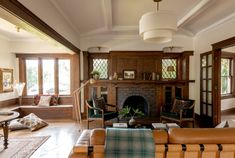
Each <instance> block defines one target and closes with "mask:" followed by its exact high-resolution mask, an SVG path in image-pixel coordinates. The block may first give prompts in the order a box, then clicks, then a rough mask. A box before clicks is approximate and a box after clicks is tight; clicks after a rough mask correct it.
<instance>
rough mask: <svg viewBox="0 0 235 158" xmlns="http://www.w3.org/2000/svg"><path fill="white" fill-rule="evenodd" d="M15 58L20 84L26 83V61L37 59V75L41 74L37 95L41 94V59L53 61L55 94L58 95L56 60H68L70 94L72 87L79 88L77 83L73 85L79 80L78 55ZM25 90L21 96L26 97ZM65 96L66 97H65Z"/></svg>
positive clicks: (18, 55)
mask: <svg viewBox="0 0 235 158" xmlns="http://www.w3.org/2000/svg"><path fill="white" fill-rule="evenodd" d="M16 57H17V58H19V72H20V74H19V78H20V82H25V83H26V62H25V61H26V60H30V59H32V60H33V59H37V60H38V73H39V74H41V75H39V76H38V84H39V94H43V78H42V72H43V67H42V60H43V59H54V61H55V67H54V81H55V82H54V84H55V85H54V88H55V94H59V87H58V85H59V78H58V77H59V74H58V73H59V67H58V60H60V59H68V60H70V94H68V95H71V93H72V91H73V90H74V89H73V87H74V85H76V87H78V86H79V83H77V84H75V83H74V82H77V81H79V80H77V78H79V71H80V69H79V67H78V65H79V61H78V60H79V55H78V54H74V55H68V54H48V55H45V54H16ZM77 85H78V86H77ZM26 91H27V90H26V88H25V90H24V93H23V95H24V96H27V92H26ZM65 96H67V95H65Z"/></svg>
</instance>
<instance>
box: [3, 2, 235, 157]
mask: <svg viewBox="0 0 235 158" xmlns="http://www.w3.org/2000/svg"><path fill="white" fill-rule="evenodd" d="M74 3H75V4H72V2H71V4H70V3H68V4H67V3H66V4H65V2H63V1H54V0H50V1H45V2H43V3H42V2H40V1H35V2H33V3H29V2H28V1H26V0H19V1H10V2H8V1H5V0H3V1H2V2H1V4H0V5H1V8H2V12H6V11H7V12H10V13H11V14H13V15H14V16H17V17H18V18H20V19H21V20H23V21H24V22H26V23H27V24H29V23H30V25H31V26H33V27H35V28H37V30H40V32H43V34H46V35H47V36H50V37H52V38H53V40H55V41H56V42H55V41H54V42H52V43H54V44H52V45H51V43H50V42H51V41H53V40H52V39H51V38H49V37H48V39H45V38H43V40H31V39H30V38H29V40H20V39H18V40H17V39H15V40H9V39H10V38H6V37H2V38H1V41H0V45H1V48H2V49H1V53H0V57H1V58H0V61H1V62H0V63H1V64H0V65H1V68H5V69H13V81H15V82H18V83H19V82H20V83H22V82H24V83H26V85H25V88H24V91H23V94H22V105H23V106H25V105H32V104H33V102H34V99H33V96H34V95H36V94H51V93H50V90H52V89H53V93H54V94H59V93H60V92H61V91H63V90H62V89H61V87H63V86H61V85H60V81H61V80H64V81H65V80H66V79H67V80H70V82H69V84H67V83H66V81H65V82H64V83H63V85H66V86H65V89H66V90H67V92H68V93H67V92H65V91H64V93H67V94H66V95H63V94H62V93H61V95H59V96H60V101H59V104H62V105H63V107H57V109H56V108H55V109H53V110H45V109H44V110H42V109H39V110H37V109H35V107H22V108H21V109H20V110H23V112H24V115H28V114H30V113H32V112H33V113H35V114H36V115H39V116H42V118H43V119H55V120H56V121H55V120H53V122H52V126H51V127H50V130H52V129H51V128H53V127H57V125H58V124H61V125H62V126H61V131H63V125H64V126H65V127H66V126H67V125H68V126H70V129H72V128H73V127H74V128H76V130H74V133H76V132H77V131H79V128H80V126H76V125H75V124H76V121H75V120H76V114H77V113H78V112H76V110H74V109H75V108H77V105H75V104H74V100H73V97H72V92H73V91H74V90H76V89H77V88H79V87H80V86H82V85H84V83H85V82H86V81H88V80H89V79H90V78H91V77H92V76H91V75H90V73H91V72H92V70H94V65H93V64H94V63H93V61H95V60H96V59H97V60H98V59H106V60H107V62H108V64H109V66H108V67H107V68H106V69H107V70H106V71H105V73H106V76H105V77H104V78H102V77H101V79H100V80H98V81H96V83H95V84H92V85H91V84H87V85H85V87H84V89H82V90H81V94H82V97H81V98H79V100H80V101H81V108H80V109H79V111H80V112H81V117H82V120H83V128H85V127H86V119H87V118H86V117H87V106H86V102H85V101H86V100H87V99H90V98H91V97H93V96H92V95H93V94H94V93H93V90H94V89H96V88H97V87H98V91H97V92H99V94H100V92H101V93H103V94H104V96H106V97H107V98H106V101H107V102H108V103H109V104H114V105H118V106H119V109H121V108H122V105H123V104H124V102H125V100H126V99H127V98H125V96H129V95H131V94H132V95H133V96H136V95H140V94H141V93H142V94H141V96H142V97H143V98H145V99H146V102H147V108H143V109H144V112H145V114H146V115H147V116H150V117H151V118H150V119H149V120H150V121H153V120H152V119H156V120H157V121H159V119H160V111H161V107H162V106H163V105H165V104H166V103H167V102H166V101H169V103H172V102H173V100H174V99H175V98H176V97H179V98H183V99H192V100H195V105H194V112H195V115H196V116H195V117H196V119H197V120H198V121H199V120H207V121H208V122H207V125H206V126H208V127H215V126H216V125H217V124H219V123H220V122H221V121H224V117H223V112H222V111H221V110H220V109H223V110H232V109H233V99H234V97H233V93H234V88H233V87H232V88H227V89H226V90H225V91H224V94H223V95H221V92H220V88H218V87H221V83H220V80H219V79H218V78H216V77H215V78H210V77H206V78H203V77H202V75H204V74H203V72H202V71H203V68H204V67H203V66H201V60H202V59H203V56H204V55H205V54H203V53H207V54H206V58H207V60H209V58H210V53H211V54H212V55H213V63H212V64H213V66H211V65H209V66H208V65H207V66H206V67H205V68H206V70H207V71H206V72H207V74H206V75H213V76H216V75H220V72H219V70H220V68H221V66H220V65H219V64H218V63H220V62H219V61H220V59H221V58H231V57H228V54H226V53H225V54H222V55H221V54H220V53H218V51H219V50H220V51H221V49H222V50H223V51H224V52H229V53H231V52H232V51H233V50H232V49H230V50H229V49H225V48H227V47H230V46H233V45H234V44H233V37H234V35H235V33H234V32H233V29H232V28H233V27H234V25H235V19H234V14H233V8H234V5H235V4H234V2H233V1H232V0H231V1H228V2H226V3H223V2H220V1H215V0H197V1H193V2H192V1H186V0H182V1H180V2H179V3H178V4H175V2H171V1H169V0H163V1H162V2H159V5H160V6H159V7H160V9H161V8H162V9H167V10H172V11H174V12H176V15H177V32H175V34H174V35H173V37H172V40H171V41H170V42H166V43H148V42H145V41H144V40H143V39H142V37H141V36H139V34H138V25H139V24H138V21H139V19H140V17H141V16H142V15H143V14H144V13H146V12H149V11H154V10H155V9H156V2H153V1H151V0H150V1H149V2H142V3H141V2H133V1H131V0H130V1H128V2H116V1H109V0H108V1H102V2H100V1H99V2H98V1H96V2H74ZM91 4H92V5H91ZM24 7H25V8H24ZM96 7H97V8H96ZM91 10H93V11H91ZM73 11H74V12H73ZM75 11H76V12H75ZM130 14H132V16H127V15H130ZM84 15H86V16H84ZM1 18H3V19H4V18H5V19H7V18H6V15H4V14H3V13H1ZM8 18H9V17H8ZM39 18H40V19H39ZM8 20H9V19H8ZM15 23H16V22H15ZM23 30H24V28H20V29H19V32H21V31H23ZM16 31H17V28H16ZM28 31H29V30H28ZM4 35H5V34H4V33H2V36H4ZM227 39H228V40H227ZM45 40H46V42H45ZM221 41H224V42H221ZM228 41H229V42H228ZM48 42H49V43H50V44H48ZM221 43H223V44H221ZM163 48H166V49H167V48H168V51H166V50H165V51H163ZM176 48H178V49H179V50H180V52H178V51H179V50H177V49H176ZM166 52H167V53H166ZM216 55H218V56H216ZM230 55H231V54H230ZM48 59H50V60H51V59H54V60H55V61H56V63H58V65H57V66H55V67H54V71H53V72H57V71H59V72H60V66H59V65H60V63H61V62H63V61H65V60H69V61H70V64H71V65H70V66H69V68H70V77H69V78H65V79H64V78H63V79H61V77H60V76H59V73H54V75H55V76H57V77H55V80H53V81H51V80H46V81H44V80H43V79H42V78H41V77H42V76H43V72H42V70H43V69H44V70H45V69H47V68H49V67H51V65H50V64H49V65H46V64H45V66H43V63H44V62H46V60H48ZM164 59H176V61H177V62H176V65H174V66H173V69H172V67H171V66H172V65H171V64H170V65H166V70H163V69H162V68H163V65H162V62H163V61H164ZM28 60H37V62H38V64H32V65H33V66H32V67H34V66H35V65H39V66H38V67H39V69H38V71H39V72H38V73H39V74H40V75H39V77H38V78H39V79H38V80H37V81H35V82H36V83H37V84H38V86H32V87H31V88H29V87H28V86H29V83H28V84H27V81H28V79H29V78H27V75H26V74H27V69H26V67H27V66H26V65H27V63H28V62H27V61H28ZM171 61H174V60H171ZM167 63H169V61H168V62H167ZM174 63H175V61H174ZM28 64H29V63H28ZM40 67H41V68H40ZM168 67H169V69H168ZM210 67H213V73H212V72H211V73H212V74H209V71H212V69H210ZM48 71H49V69H48ZM100 71H102V70H100ZM162 71H163V72H162ZM53 72H52V73H51V72H50V73H51V74H53ZM102 72H103V71H102ZM48 73H49V72H48ZM163 73H168V74H174V73H175V74H176V75H173V76H171V77H170V78H169V77H165V78H164V76H163V75H162V74H163ZM125 74H127V75H125ZM67 75H68V74H66V73H65V74H64V76H67ZM133 76H134V77H133ZM231 76H233V75H230V77H231ZM228 78H229V77H228ZM231 80H232V82H233V79H231ZM47 82H48V83H49V84H45V83H47ZM52 82H53V84H52V85H53V86H51V84H50V83H52ZM204 82H205V83H206V87H207V88H206V89H204V88H203V85H202V83H204ZM232 82H230V84H227V85H234V84H232ZM43 83H44V84H43ZM211 83H212V84H213V85H211ZM209 85H210V86H209ZM68 87H69V88H68ZM136 87H138V88H136ZM211 87H213V90H212V89H211ZM35 88H36V90H35ZM63 88H64V87H63ZM103 88H104V89H103ZM101 89H102V90H101ZM146 89H147V90H146ZM229 89H230V90H229ZM28 90H31V91H28ZM168 90H169V91H170V92H169V93H167V92H168ZM30 92H32V94H31V95H28V93H30ZM212 92H213V93H212ZM79 93H80V92H79ZM123 94H124V95H123ZM147 94H148V95H147ZM169 94H170V95H169ZM79 95H80V94H79ZM167 95H169V96H170V99H169V98H168V96H167ZM204 96H205V97H204ZM204 98H206V99H205V100H203V99H204ZM18 99H19V96H18V94H17V92H16V91H15V90H14V91H13V92H3V93H1V94H0V106H1V108H2V109H3V108H4V109H5V108H6V109H7V108H8V106H11V105H14V106H15V105H17V106H18V105H19V100H18ZM134 100H135V99H134ZM212 100H213V101H212ZM75 106H76V107H75ZM79 106H80V105H79ZM80 112H79V114H80ZM233 114H234V113H232V114H231V115H233ZM66 119H70V120H71V121H70V122H69V123H68V122H66V121H65V120H66ZM61 120H63V121H61ZM149 120H148V121H149ZM60 121H61V122H60ZM202 122H204V123H205V121H202ZM49 123H50V122H49ZM63 123H64V124H63ZM67 123H68V124H67ZM95 125H96V124H95ZM97 126H98V127H101V124H98V125H97ZM196 126H199V125H196ZM48 127H49V126H48ZM48 127H46V128H48ZM91 128H92V126H91ZM41 130H43V129H41ZM67 130H68V129H67ZM52 131H53V130H52ZM38 132H40V130H39V131H38ZM21 134H22V135H24V133H20V132H19V133H15V134H13V135H15V136H17V135H21ZM35 135H37V133H36V134H35ZM74 135H75V134H74ZM9 137H11V133H10V134H9ZM77 137H78V135H77V136H74V137H73V136H71V137H70V139H77ZM58 139H59V138H58ZM75 142H76V140H74V141H72V143H75ZM72 143H71V144H70V149H67V151H66V153H68V151H69V152H70V150H71V148H72ZM68 148H69V147H68Z"/></svg>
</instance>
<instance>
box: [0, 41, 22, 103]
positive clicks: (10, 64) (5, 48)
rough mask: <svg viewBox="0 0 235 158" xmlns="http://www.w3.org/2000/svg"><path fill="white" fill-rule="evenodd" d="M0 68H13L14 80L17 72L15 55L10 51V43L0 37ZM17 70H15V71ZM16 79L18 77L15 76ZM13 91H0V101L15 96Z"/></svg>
mask: <svg viewBox="0 0 235 158" xmlns="http://www.w3.org/2000/svg"><path fill="white" fill-rule="evenodd" d="M0 68H9V69H13V75H14V77H13V78H14V80H15V79H16V76H17V75H16V74H17V72H18V65H17V62H16V57H15V55H14V54H13V53H10V43H9V41H7V40H6V39H3V38H0ZM16 70H17V71H16ZM17 79H18V78H17ZM16 97H17V96H16V93H15V92H9V93H0V101H3V100H8V99H12V98H16Z"/></svg>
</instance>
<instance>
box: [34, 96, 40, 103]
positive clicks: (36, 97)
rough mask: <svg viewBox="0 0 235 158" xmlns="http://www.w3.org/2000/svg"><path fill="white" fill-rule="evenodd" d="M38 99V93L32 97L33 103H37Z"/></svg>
mask: <svg viewBox="0 0 235 158" xmlns="http://www.w3.org/2000/svg"><path fill="white" fill-rule="evenodd" d="M39 101H40V95H35V96H34V97H33V103H34V105H38V103H39Z"/></svg>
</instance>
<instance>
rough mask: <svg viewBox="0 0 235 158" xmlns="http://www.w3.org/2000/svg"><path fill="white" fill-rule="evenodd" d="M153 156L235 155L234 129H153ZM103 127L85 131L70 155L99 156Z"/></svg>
mask: <svg viewBox="0 0 235 158" xmlns="http://www.w3.org/2000/svg"><path fill="white" fill-rule="evenodd" d="M153 136H154V142H155V157H156V158H235V128H172V129H170V130H169V131H168V132H167V131H165V130H153ZM104 145H105V130H104V129H94V130H92V131H90V130H85V131H83V132H82V134H81V136H80V137H79V139H78V141H77V143H76V145H75V146H74V148H73V150H72V152H71V154H70V158H93V157H94V158H103V157H104Z"/></svg>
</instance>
